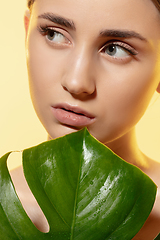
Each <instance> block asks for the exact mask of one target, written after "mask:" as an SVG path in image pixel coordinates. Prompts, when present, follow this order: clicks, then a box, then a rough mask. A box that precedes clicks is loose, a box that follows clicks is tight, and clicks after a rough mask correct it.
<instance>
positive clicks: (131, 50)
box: [99, 40, 138, 56]
mask: <svg viewBox="0 0 160 240" xmlns="http://www.w3.org/2000/svg"><path fill="white" fill-rule="evenodd" d="M110 45H115V46H118V47H121V48H123V49H124V51H128V52H129V53H130V54H131V55H133V56H134V55H137V54H138V51H137V50H136V49H135V48H133V47H131V46H130V45H129V44H127V43H125V42H122V41H117V40H111V41H109V42H108V43H106V44H105V45H103V47H101V49H100V50H99V52H102V51H103V50H105V48H106V47H108V46H110Z"/></svg>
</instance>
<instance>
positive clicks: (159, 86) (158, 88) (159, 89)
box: [156, 82, 160, 93]
mask: <svg viewBox="0 0 160 240" xmlns="http://www.w3.org/2000/svg"><path fill="white" fill-rule="evenodd" d="M156 91H157V92H158V93H160V82H159V84H158V86H157V89H156Z"/></svg>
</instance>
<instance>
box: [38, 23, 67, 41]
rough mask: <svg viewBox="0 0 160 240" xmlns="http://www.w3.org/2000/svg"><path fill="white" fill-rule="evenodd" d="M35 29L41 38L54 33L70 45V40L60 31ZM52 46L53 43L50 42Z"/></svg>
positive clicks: (40, 27)
mask: <svg viewBox="0 0 160 240" xmlns="http://www.w3.org/2000/svg"><path fill="white" fill-rule="evenodd" d="M37 29H38V31H39V32H40V33H41V34H42V35H43V36H47V35H52V34H53V35H54V33H56V34H59V35H61V36H63V37H64V39H66V42H67V43H70V40H69V39H68V38H67V37H66V36H65V35H64V34H63V33H62V32H61V31H56V30H55V29H54V28H53V27H48V26H38V27H37ZM48 40H49V39H48ZM50 41H51V40H50ZM52 44H54V43H53V42H52ZM63 44H64V45H65V43H63Z"/></svg>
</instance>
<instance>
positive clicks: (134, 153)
mask: <svg viewBox="0 0 160 240" xmlns="http://www.w3.org/2000/svg"><path fill="white" fill-rule="evenodd" d="M48 12H50V13H54V14H56V15H58V16H61V17H63V18H65V19H67V20H68V19H70V20H71V21H72V22H73V23H74V25H75V28H76V29H70V28H69V27H67V26H62V25H61V24H57V23H53V22H51V21H50V20H47V19H44V18H42V17H41V18H38V16H40V15H42V14H44V13H48ZM146 16H147V17H146ZM126 19H127V21H126ZM46 25H47V26H48V27H50V28H51V29H52V33H53V30H55V31H58V32H60V34H61V35H55V38H54V39H52V40H51V35H47V34H48V33H45V34H43V33H42V31H40V30H39V27H40V26H41V27H46ZM37 27H38V28H37ZM25 29H26V52H27V65H28V74H29V84H30V92H31V97H32V101H33V105H34V108H35V111H36V113H37V115H38V117H39V119H40V121H41V122H42V124H43V126H44V127H45V129H46V130H47V132H48V135H49V139H54V138H57V137H60V136H63V135H65V134H68V133H71V132H75V131H77V130H79V129H80V128H82V127H83V126H77V125H76V124H75V125H74V124H64V123H62V122H61V121H58V120H57V117H55V115H54V113H53V106H55V105H56V104H59V103H67V104H69V106H74V107H79V108H81V109H83V110H85V111H87V112H89V113H91V114H92V116H94V120H93V121H92V122H90V123H89V124H86V126H87V128H88V130H89V131H90V133H91V134H92V135H93V136H94V137H96V138H97V139H98V140H99V141H101V142H102V143H104V144H105V145H106V146H108V147H110V148H111V149H112V150H113V151H114V152H115V153H116V154H118V155H119V156H121V157H122V158H123V159H125V160H126V161H128V162H130V163H132V164H134V165H136V166H138V167H139V168H140V169H142V170H143V171H144V172H145V173H146V174H147V175H148V176H150V177H151V178H152V179H153V180H154V181H155V183H156V184H157V186H160V179H159V171H160V164H159V163H156V162H154V161H153V160H151V159H149V158H148V157H147V156H145V155H144V154H143V153H142V152H141V151H140V150H139V148H138V146H137V143H136V138H135V125H136V123H137V122H138V121H139V119H140V118H141V117H142V115H143V114H144V112H145V110H146V108H147V106H148V104H149V102H150V99H151V97H152V95H153V93H154V92H155V91H156V90H157V91H158V92H159V90H160V86H159V85H160V84H159V79H160V76H159V74H160V73H159V71H158V68H159V63H160V62H159V60H160V51H159V50H160V15H159V12H158V10H157V9H156V7H155V6H154V4H153V3H152V2H151V1H150V0H138V1H136V4H135V0H114V1H112V0H107V1H106V0H101V1H98V0H94V1H93V0H87V1H82V0H76V1H74V0H58V1H57V0H37V1H35V3H34V5H33V8H32V12H31V13H29V12H26V14H25ZM104 30H114V31H115V30H121V31H123V32H124V31H130V33H131V35H132V36H125V37H122V36H121V37H120V36H119V37H117V36H103V37H102V36H100V32H104ZM133 31H134V36H133ZM112 33H113V31H112ZM135 33H136V35H135ZM111 43H114V44H118V45H119V46H118V47H116V51H117V52H115V54H114V55H112V54H111V53H112V51H109V50H108V49H110V50H111V49H112V48H108V46H109V44H111ZM105 46H107V48H105ZM112 47H113V46H112ZM124 48H127V50H126V49H124ZM106 49H107V50H106ZM130 50H131V51H132V53H130V52H129V51H130ZM108 51H109V52H108ZM69 116H70V115H69ZM71 118H72V122H74V121H73V116H71ZM104 129H105V131H104ZM17 174H18V176H17ZM11 176H12V179H13V182H14V185H15V188H16V190H17V193H18V195H19V197H20V200H21V202H22V204H23V206H24V208H25V210H26V211H27V213H28V215H29V217H30V218H31V220H32V221H33V222H34V224H35V225H36V226H37V227H38V228H39V229H40V230H41V231H48V225H47V222H46V220H45V217H44V216H43V213H42V212H41V211H40V209H39V207H38V204H37V203H36V201H35V199H34V197H33V195H32V194H31V192H30V190H29V189H28V186H27V184H26V182H25V179H24V176H23V170H22V168H19V169H16V170H14V171H12V172H11ZM19 179H21V181H19ZM26 199H27V200H26ZM33 209H34V211H33ZM159 209H160V196H159V195H157V199H156V204H155V206H154V208H153V211H152V213H151V215H150V217H149V218H148V220H147V222H146V223H145V225H144V227H143V228H142V230H141V231H140V232H139V233H138V234H137V235H136V236H135V237H134V240H138V239H143V240H144V239H145V240H153V238H154V237H155V236H156V235H157V234H158V233H159V231H160V210H159Z"/></svg>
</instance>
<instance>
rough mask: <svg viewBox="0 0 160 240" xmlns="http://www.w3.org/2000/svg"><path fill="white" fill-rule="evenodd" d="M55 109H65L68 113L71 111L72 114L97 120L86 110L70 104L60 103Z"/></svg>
mask: <svg viewBox="0 0 160 240" xmlns="http://www.w3.org/2000/svg"><path fill="white" fill-rule="evenodd" d="M53 108H55V109H56V108H57V109H64V110H66V111H70V112H73V113H75V114H80V115H84V116H85V117H88V118H91V119H93V118H95V116H94V115H93V114H91V113H89V112H87V111H86V110H84V109H82V108H80V107H78V106H74V105H70V104H68V103H59V104H56V105H54V106H53Z"/></svg>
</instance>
